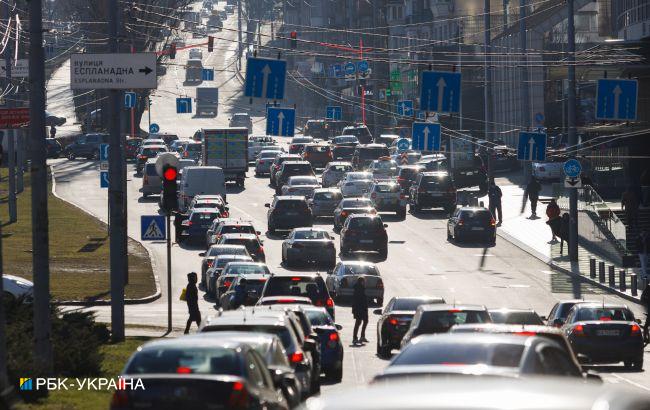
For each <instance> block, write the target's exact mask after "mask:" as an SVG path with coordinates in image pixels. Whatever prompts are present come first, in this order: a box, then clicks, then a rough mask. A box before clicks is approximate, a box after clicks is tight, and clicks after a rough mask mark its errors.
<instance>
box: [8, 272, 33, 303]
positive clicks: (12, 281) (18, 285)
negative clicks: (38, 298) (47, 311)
mask: <svg viewBox="0 0 650 410" xmlns="http://www.w3.org/2000/svg"><path fill="white" fill-rule="evenodd" d="M2 293H3V299H4V300H5V301H7V300H11V301H15V300H23V301H25V302H31V301H32V299H33V297H34V283H33V282H31V281H29V280H27V279H24V278H21V277H20V276H15V275H8V274H3V275H2Z"/></svg>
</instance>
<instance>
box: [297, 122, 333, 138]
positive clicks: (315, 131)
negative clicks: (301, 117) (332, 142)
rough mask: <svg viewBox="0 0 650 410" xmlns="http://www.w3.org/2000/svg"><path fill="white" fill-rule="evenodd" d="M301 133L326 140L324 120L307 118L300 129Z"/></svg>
mask: <svg viewBox="0 0 650 410" xmlns="http://www.w3.org/2000/svg"><path fill="white" fill-rule="evenodd" d="M302 135H304V136H305V137H313V138H319V139H322V140H326V139H327V138H328V133H327V127H326V126H325V120H309V121H307V123H306V124H305V128H304V129H303V130H302Z"/></svg>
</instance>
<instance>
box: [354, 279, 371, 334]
mask: <svg viewBox="0 0 650 410" xmlns="http://www.w3.org/2000/svg"><path fill="white" fill-rule="evenodd" d="M352 316H353V317H354V333H353V337H352V343H353V344H357V343H368V339H366V326H368V298H367V296H366V279H365V278H364V277H363V276H361V277H360V278H359V279H357V283H355V284H354V293H353V294H352ZM359 326H361V338H359V339H358V338H357V332H358V330H359Z"/></svg>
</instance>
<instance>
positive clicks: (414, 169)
mask: <svg viewBox="0 0 650 410" xmlns="http://www.w3.org/2000/svg"><path fill="white" fill-rule="evenodd" d="M423 169H424V168H423V167H421V166H419V165H400V166H399V167H398V171H397V183H398V184H399V186H400V188H401V189H402V192H404V193H405V194H406V195H407V196H408V195H409V193H410V192H409V191H410V189H411V185H413V181H415V178H416V177H417V175H418V174H419V173H420V172H422V170H423Z"/></svg>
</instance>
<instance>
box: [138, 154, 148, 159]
mask: <svg viewBox="0 0 650 410" xmlns="http://www.w3.org/2000/svg"><path fill="white" fill-rule="evenodd" d="M138 159H147V156H146V155H138Z"/></svg>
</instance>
